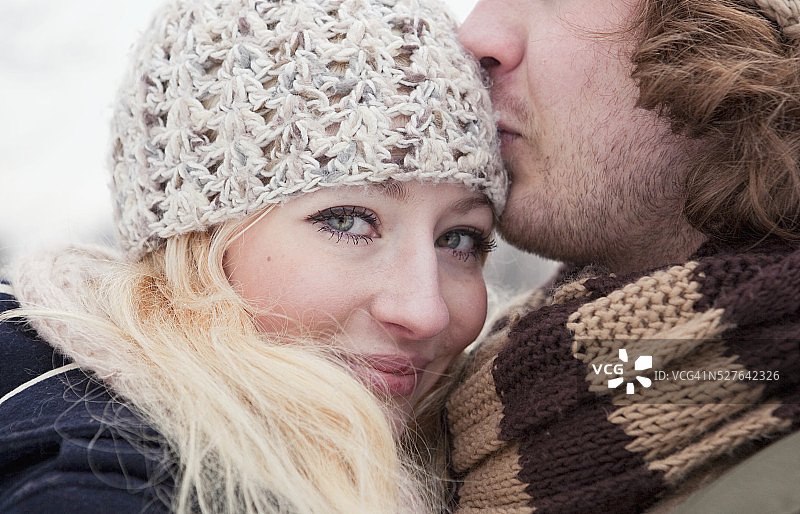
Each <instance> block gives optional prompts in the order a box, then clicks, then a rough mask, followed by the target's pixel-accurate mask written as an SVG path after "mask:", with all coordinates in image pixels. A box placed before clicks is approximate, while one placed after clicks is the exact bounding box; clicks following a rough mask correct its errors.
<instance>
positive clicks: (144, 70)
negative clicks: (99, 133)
mask: <svg viewBox="0 0 800 514" xmlns="http://www.w3.org/2000/svg"><path fill="white" fill-rule="evenodd" d="M134 56H135V63H134V65H133V68H132V70H131V72H130V74H129V77H128V80H127V83H126V85H125V86H124V87H123V88H122V90H121V94H120V98H119V102H118V103H117V105H116V108H115V116H114V128H113V130H114V134H115V138H114V145H113V150H112V166H113V177H112V192H113V195H114V204H115V217H116V220H117V229H118V234H119V239H120V243H121V245H122V248H123V249H124V250H125V251H127V252H128V253H129V255H132V256H134V257H137V256H140V255H142V254H143V253H145V252H147V251H150V250H152V249H154V248H157V247H158V246H160V245H161V244H162V243H163V240H164V239H166V238H169V237H172V236H175V235H178V234H183V233H187V232H191V231H199V230H206V229H208V228H209V227H212V226H214V225H216V224H218V223H221V222H223V221H226V220H230V219H237V218H242V217H244V216H245V215H247V214H248V213H252V212H257V211H258V210H260V209H262V208H264V207H266V206H267V205H269V204H272V203H278V202H281V201H285V200H287V199H289V198H291V197H293V196H295V195H298V194H302V193H308V192H311V191H315V190H318V189H320V188H322V187H331V186H344V185H351V186H363V185H369V184H373V183H375V182H381V181H386V180H427V181H433V182H451V183H457V184H463V185H465V186H466V187H468V188H470V189H471V190H474V191H478V192H483V193H485V194H486V196H487V197H488V198H489V199H490V200H491V201H492V204H493V207H494V209H495V211H496V212H498V213H499V212H501V211H502V209H503V206H504V202H505V192H506V187H507V183H506V178H505V176H504V175H503V173H502V166H501V163H500V158H499V152H498V149H497V146H496V129H495V120H494V115H493V114H492V111H491V107H490V104H489V100H488V94H487V92H486V91H485V89H484V88H483V85H482V82H481V76H480V72H479V69H478V66H477V64H476V63H475V62H474V61H473V60H472V59H471V58H470V57H468V56H467V55H466V54H465V53H464V51H463V50H462V49H461V47H460V46H459V45H458V42H457V40H456V35H455V24H454V22H453V21H452V19H450V17H449V16H448V15H446V14H445V11H444V10H443V8H442V7H441V6H436V5H435V4H430V3H426V4H420V3H417V2H416V1H403V0H401V1H392V0H383V1H380V0H316V1H315V0H295V1H256V0H250V1H245V0H238V1H231V2H221V1H195V2H178V3H173V4H170V6H169V7H168V8H167V9H165V10H164V12H162V13H161V14H160V15H159V16H158V17H157V19H156V20H155V22H154V24H153V26H152V27H151V28H150V30H149V31H148V32H147V34H146V35H145V37H144V38H143V40H142V42H141V44H140V45H139V46H138V47H137V49H136V50H135V53H134Z"/></svg>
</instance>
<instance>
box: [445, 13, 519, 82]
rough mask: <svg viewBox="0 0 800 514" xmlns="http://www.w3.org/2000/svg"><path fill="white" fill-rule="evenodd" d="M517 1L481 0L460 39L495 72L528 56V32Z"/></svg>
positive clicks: (466, 21) (508, 68) (488, 68)
mask: <svg viewBox="0 0 800 514" xmlns="http://www.w3.org/2000/svg"><path fill="white" fill-rule="evenodd" d="M511 4H513V2H510V1H508V0H481V1H480V2H478V4H477V5H476V6H475V8H474V9H473V10H472V12H471V13H470V15H469V16H468V17H467V19H466V20H465V21H464V24H463V25H462V26H461V29H460V30H459V32H458V39H459V41H460V42H461V44H462V45H464V48H466V49H467V50H469V51H470V52H472V54H473V55H474V56H475V57H476V58H477V59H478V60H479V61H480V63H481V66H483V68H485V69H486V70H487V71H488V72H489V74H490V75H491V76H496V75H497V74H503V73H506V72H509V71H511V70H513V69H514V68H516V67H517V66H518V65H519V64H520V63H521V62H522V59H523V58H524V56H525V46H526V43H527V34H526V33H525V30H524V29H525V27H524V24H521V23H519V20H517V19H516V18H515V8H514V6H513V5H511Z"/></svg>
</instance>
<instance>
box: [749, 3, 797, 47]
mask: <svg viewBox="0 0 800 514" xmlns="http://www.w3.org/2000/svg"><path fill="white" fill-rule="evenodd" d="M746 2H747V3H749V4H751V5H757V6H758V7H760V8H761V10H762V11H764V14H765V15H767V16H768V17H769V18H770V19H771V20H773V21H774V22H775V23H777V24H778V27H780V29H781V31H783V33H784V34H786V36H787V37H788V38H790V39H793V40H795V39H800V0H746Z"/></svg>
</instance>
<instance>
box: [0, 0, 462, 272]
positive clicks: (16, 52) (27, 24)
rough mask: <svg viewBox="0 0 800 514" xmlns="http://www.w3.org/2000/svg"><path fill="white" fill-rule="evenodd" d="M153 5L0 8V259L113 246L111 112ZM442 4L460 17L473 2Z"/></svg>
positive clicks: (9, 0)
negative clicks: (101, 240)
mask: <svg viewBox="0 0 800 514" xmlns="http://www.w3.org/2000/svg"><path fill="white" fill-rule="evenodd" d="M160 2H161V0H72V1H68V2H67V1H63V0H1V1H0V113H1V114H0V120H2V121H1V122H0V262H2V261H4V260H8V259H9V258H12V257H14V256H17V255H20V254H22V253H24V252H25V251H28V250H31V249H33V248H35V247H38V246H41V245H49V244H58V243H62V242H67V241H79V242H87V241H96V240H97V238H98V234H103V235H104V237H106V238H107V239H108V240H111V238H112V229H111V206H110V195H109V193H108V189H107V181H108V174H107V171H106V169H107V168H106V156H107V148H108V127H109V120H110V116H111V105H112V102H113V99H114V95H115V93H116V90H117V86H118V83H119V80H120V79H121V77H122V74H123V69H124V67H125V64H126V62H127V58H128V50H129V48H130V46H131V45H132V44H133V43H134V41H135V40H136V39H137V37H138V34H140V33H141V32H142V30H144V28H145V27H146V25H147V24H148V22H149V20H150V18H151V15H152V13H153V12H154V10H155V8H156V6H157V5H159V4H160ZM446 2H447V3H448V4H449V6H450V8H451V9H452V10H453V12H454V13H455V14H456V17H457V18H458V19H459V20H463V19H464V18H465V17H466V16H467V14H468V13H469V11H470V10H471V9H472V7H473V6H474V5H475V3H476V2H477V0H446Z"/></svg>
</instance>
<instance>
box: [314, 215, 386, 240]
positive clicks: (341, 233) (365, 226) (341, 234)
mask: <svg viewBox="0 0 800 514" xmlns="http://www.w3.org/2000/svg"><path fill="white" fill-rule="evenodd" d="M308 220H309V221H311V222H312V223H313V224H314V225H318V226H319V230H320V231H321V232H328V233H330V235H331V237H335V238H336V241H337V242H339V241H341V240H342V238H344V239H345V240H346V241H347V242H351V243H355V244H358V243H360V242H366V243H369V242H371V241H372V239H373V237H375V236H376V235H377V232H376V230H375V229H376V226H377V224H378V217H377V216H376V215H375V214H374V213H373V212H372V211H369V210H367V209H365V208H364V207H331V208H330V209H324V210H321V211H319V212H317V213H316V214H313V215H311V216H309V217H308Z"/></svg>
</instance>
